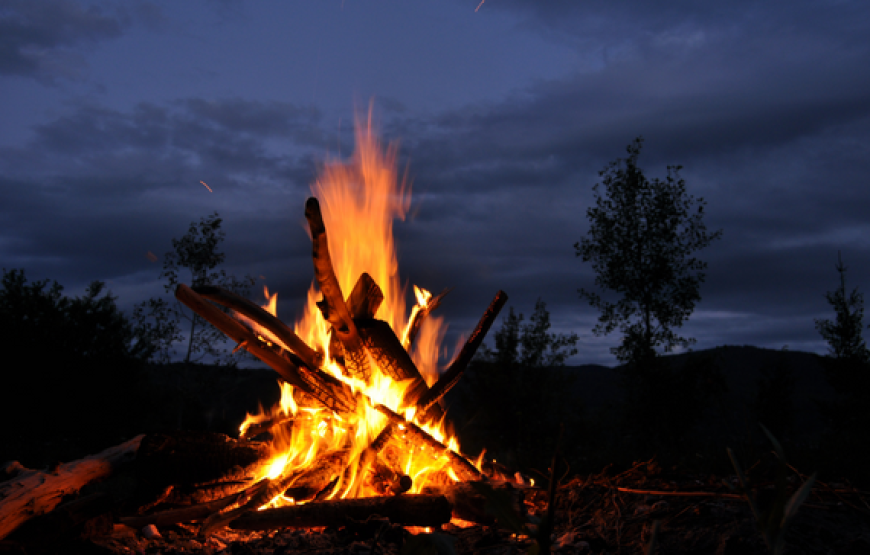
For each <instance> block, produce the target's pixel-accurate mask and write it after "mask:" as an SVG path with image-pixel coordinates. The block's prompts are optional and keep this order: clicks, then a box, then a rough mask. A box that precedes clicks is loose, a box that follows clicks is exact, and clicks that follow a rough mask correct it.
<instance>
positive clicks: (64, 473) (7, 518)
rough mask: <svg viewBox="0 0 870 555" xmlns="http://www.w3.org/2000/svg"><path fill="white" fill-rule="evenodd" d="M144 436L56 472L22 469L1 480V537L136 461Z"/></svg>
mask: <svg viewBox="0 0 870 555" xmlns="http://www.w3.org/2000/svg"><path fill="white" fill-rule="evenodd" d="M143 437H144V436H141V435H140V436H137V437H135V438H133V439H131V440H129V441H127V442H125V443H122V444H121V445H117V446H115V447H110V448H109V449H106V450H105V451H102V452H100V453H97V454H96V455H90V456H88V457H85V458H83V459H79V460H77V461H72V462H69V463H66V464H63V465H61V466H59V467H58V468H57V469H56V470H55V471H53V472H40V471H20V472H18V474H17V475H16V476H15V477H14V478H12V479H11V480H7V481H6V482H3V483H0V540H2V539H3V538H5V537H6V536H8V535H9V534H10V533H11V532H12V531H13V530H15V529H16V528H18V527H19V526H21V525H22V524H23V523H24V522H26V521H27V520H29V519H31V518H33V517H34V516H38V515H42V514H45V513H48V512H50V511H51V510H53V509H54V508H55V507H57V506H58V505H59V504H60V502H61V501H62V500H63V499H64V497H66V496H68V495H73V494H75V493H77V492H78V491H79V490H81V489H82V488H83V487H84V486H86V485H88V484H90V483H92V482H95V481H97V480H101V479H103V478H106V477H108V476H109V475H110V474H112V472H114V471H115V470H116V469H117V468H118V467H120V466H122V465H124V464H126V463H129V462H130V461H132V460H133V459H134V458H135V456H136V451H137V450H138V449H139V443H140V442H141V441H142V438H143Z"/></svg>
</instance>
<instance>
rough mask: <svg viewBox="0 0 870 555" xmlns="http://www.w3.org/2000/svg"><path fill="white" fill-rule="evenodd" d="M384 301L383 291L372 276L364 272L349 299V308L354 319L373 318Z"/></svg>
mask: <svg viewBox="0 0 870 555" xmlns="http://www.w3.org/2000/svg"><path fill="white" fill-rule="evenodd" d="M382 302H384V293H383V291H381V288H380V287H378V284H377V283H375V280H373V279H372V276H370V275H369V274H368V273H367V272H363V274H362V275H361V276H360V277H359V279H358V280H357V281H356V285H354V287H353V291H351V293H350V297H348V299H347V309H348V310H349V311H350V315H351V317H352V318H353V319H354V320H361V319H371V318H374V317H375V314H377V313H378V308H380V306H381V303H382Z"/></svg>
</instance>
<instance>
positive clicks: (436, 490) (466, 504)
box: [422, 482, 525, 525]
mask: <svg viewBox="0 0 870 555" xmlns="http://www.w3.org/2000/svg"><path fill="white" fill-rule="evenodd" d="M478 483H480V484H484V487H487V486H488V487H491V488H492V489H493V491H494V492H495V494H496V495H497V496H499V497H501V498H502V499H503V500H504V501H506V502H507V504H509V505H510V506H511V508H512V509H513V511H514V513H515V514H518V515H523V514H525V504H524V503H523V501H524V499H525V492H523V490H521V489H517V488H514V487H513V486H511V484H510V482H501V483H496V482H478ZM422 493H425V494H429V495H443V496H444V497H446V498H447V500H448V501H450V505H451V506H452V507H453V516H454V517H456V518H460V519H462V520H468V521H471V522H477V523H478V524H484V525H492V524H495V522H496V517H495V515H493V514H492V511H490V510H488V505H489V504H490V503H489V500H488V499H487V498H486V497H485V496H484V495H482V494H481V493H480V491H478V489H477V488H476V487H475V485H474V483H473V482H455V483H452V484H448V485H445V486H427V487H425V488H423V491H422Z"/></svg>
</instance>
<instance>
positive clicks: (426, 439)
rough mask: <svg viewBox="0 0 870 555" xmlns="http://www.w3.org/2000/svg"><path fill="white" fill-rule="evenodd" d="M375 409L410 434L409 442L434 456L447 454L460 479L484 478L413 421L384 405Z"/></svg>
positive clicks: (406, 434) (469, 464)
mask: <svg viewBox="0 0 870 555" xmlns="http://www.w3.org/2000/svg"><path fill="white" fill-rule="evenodd" d="M375 409H377V410H378V412H380V413H382V414H383V415H385V416H386V417H387V418H389V420H390V422H393V423H395V424H396V425H397V426H398V427H400V428H401V429H402V430H403V432H404V434H405V436H406V437H407V436H410V437H408V439H409V441H410V442H411V443H416V444H418V445H420V444H422V445H425V446H426V447H428V448H429V449H431V450H432V451H433V453H434V455H435V456H438V455H442V454H444V455H447V457H448V458H449V459H450V467H451V468H452V469H453V471H454V472H455V473H456V475H457V476H458V477H459V478H460V479H461V480H481V479H483V478H484V476H483V474H481V472H480V471H479V470H478V469H477V468H475V466H474V465H473V464H471V463H470V462H469V461H468V459H466V458H465V457H463V456H462V455H460V454H458V453H456V452H454V451H452V450H451V449H450V448H448V447H447V446H446V445H444V444H443V443H441V442H440V441H438V440H437V439H435V438H434V437H432V436H431V435H430V434H429V433H427V432H426V431H425V430H423V429H422V428H420V427H419V426H417V425H416V424H414V423H413V422H408V421H407V420H405V419H404V418H403V417H402V416H400V415H398V414H396V413H395V412H393V411H392V410H390V408H389V407H386V406H384V405H377V406H376V407H375Z"/></svg>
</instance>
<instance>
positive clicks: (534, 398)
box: [460, 299, 583, 467]
mask: <svg viewBox="0 0 870 555" xmlns="http://www.w3.org/2000/svg"><path fill="white" fill-rule="evenodd" d="M549 329H550V313H549V312H548V311H547V308H546V304H545V303H544V301H542V300H540V299H538V301H537V302H536V303H535V311H534V313H533V314H532V315H531V317H530V318H529V320H528V323H524V317H523V315H522V314H517V313H515V312H514V309H513V307H511V308H510V310H509V311H508V314H507V315H506V316H505V317H504V318H503V319H502V325H501V328H500V329H499V330H498V331H496V332H495V349H494V350H493V349H490V348H488V347H487V346H486V345H483V346H482V347H481V350H480V352H479V354H478V356H477V357H475V359H474V360H473V361H472V364H471V368H469V371H468V372H467V373H466V375H465V377H464V378H463V382H460V383H462V384H463V386H462V391H463V393H464V394H463V395H462V397H463V405H464V406H465V407H466V410H465V412H466V416H467V417H468V419H469V420H470V422H469V423H468V425H467V431H466V433H465V434H464V435H465V437H468V438H469V439H470V440H471V444H472V445H473V447H474V448H479V447H486V448H488V449H490V450H494V451H495V453H496V454H497V455H499V456H501V460H502V461H504V459H505V458H507V459H508V460H507V461H504V462H508V463H509V464H518V465H520V466H521V467H527V466H528V465H533V464H537V463H541V462H544V461H546V460H547V457H549V456H551V454H552V453H551V450H552V449H553V445H554V443H555V435H554V434H555V432H556V431H557V430H558V426H559V422H560V421H564V420H569V421H570V422H572V423H573V422H579V421H580V420H581V419H582V416H583V415H582V410H583V409H582V407H581V406H579V405H578V402H577V401H576V400H575V399H573V398H572V396H571V389H570V386H571V383H572V382H573V377H572V376H569V375H567V374H566V373H565V372H564V371H561V370H559V367H562V366H564V365H565V361H566V360H567V359H568V358H569V357H571V356H573V355H574V354H576V353H577V349H576V347H575V345H576V344H577V340H578V337H577V335H576V334H573V333H572V334H554V333H550V332H549ZM472 407H473V408H472ZM461 437H462V436H461ZM465 437H463V440H464V439H465ZM475 444H479V445H475Z"/></svg>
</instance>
